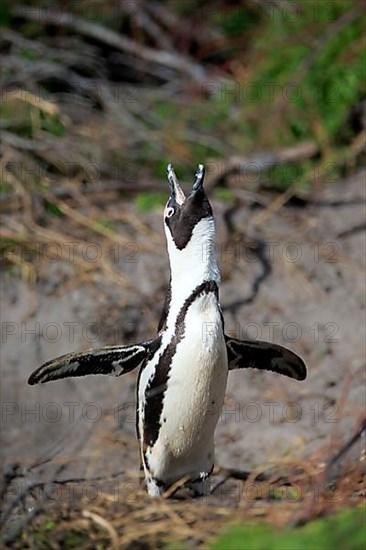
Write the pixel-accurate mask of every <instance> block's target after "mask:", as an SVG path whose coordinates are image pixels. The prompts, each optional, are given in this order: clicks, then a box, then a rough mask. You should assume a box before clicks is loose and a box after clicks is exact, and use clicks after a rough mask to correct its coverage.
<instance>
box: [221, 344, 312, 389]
mask: <svg viewBox="0 0 366 550" xmlns="http://www.w3.org/2000/svg"><path fill="white" fill-rule="evenodd" d="M225 340H226V349H227V355H228V362H229V370H234V369H260V370H269V371H273V372H277V373H279V374H284V375H285V376H289V377H290V378H294V379H295V380H305V378H306V374H307V369H306V365H305V363H304V361H303V360H302V359H301V357H299V356H298V355H296V353H294V352H293V351H291V350H289V349H287V348H284V347H283V346H280V345H278V344H272V343H271V342H261V341H259V340H237V339H236V338H230V336H227V335H226V334H225Z"/></svg>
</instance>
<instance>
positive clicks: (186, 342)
mask: <svg viewBox="0 0 366 550" xmlns="http://www.w3.org/2000/svg"><path fill="white" fill-rule="evenodd" d="M169 359H170V364H169V370H168V373H167V377H166V382H165V384H164V388H160V390H162V389H163V390H164V391H163V394H162V395H161V396H160V398H161V407H160V409H159V411H158V412H159V426H158V433H157V437H156V438H155V440H154V441H151V442H149V440H148V439H147V440H146V441H145V445H144V446H145V449H146V452H145V455H146V460H147V463H148V467H149V470H150V471H151V472H152V474H153V475H154V476H156V477H157V478H159V479H163V480H164V479H165V480H168V479H174V478H175V479H177V478H179V477H180V476H182V475H185V474H187V473H192V472H201V471H208V470H209V469H210V468H211V466H212V464H213V438H214V431H215V428H216V425H217V422H218V419H219V417H220V413H221V408H222V405H223V401H224V396H225V391H226V383H227V374H228V364H227V352H226V345H225V340H224V333H223V327H222V322H221V316H220V310H219V307H218V304H217V301H216V300H215V299H214V296H206V297H202V298H201V299H199V300H197V301H196V302H195V303H194V304H193V305H192V306H191V307H190V308H189V309H188V311H187V313H186V317H185V319H184V335H183V337H182V338H181V339H180V340H179V342H178V343H177V344H176V346H175V349H174V353H172V354H171V357H169ZM146 376H148V373H146ZM157 390H159V387H157ZM140 408H141V410H142V412H143V413H145V414H143V416H144V418H143V419H141V423H140V425H141V428H142V429H143V430H144V433H148V432H149V431H150V430H149V424H150V423H151V422H156V418H155V419H152V418H150V417H149V416H148V414H147V413H148V408H147V407H144V406H141V407H140Z"/></svg>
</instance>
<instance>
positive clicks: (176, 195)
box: [167, 164, 186, 206]
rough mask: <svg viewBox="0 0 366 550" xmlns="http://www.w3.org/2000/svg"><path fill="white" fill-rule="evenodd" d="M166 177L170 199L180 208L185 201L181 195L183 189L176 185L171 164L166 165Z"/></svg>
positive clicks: (176, 180)
mask: <svg viewBox="0 0 366 550" xmlns="http://www.w3.org/2000/svg"><path fill="white" fill-rule="evenodd" d="M167 175H168V181H169V187H170V197H171V198H172V199H173V201H174V202H176V203H177V204H178V205H179V206H182V204H183V203H184V201H185V200H186V196H185V194H184V193H183V189H182V188H181V186H180V185H179V183H178V179H177V176H176V175H175V172H174V169H173V166H172V165H171V164H168V167H167Z"/></svg>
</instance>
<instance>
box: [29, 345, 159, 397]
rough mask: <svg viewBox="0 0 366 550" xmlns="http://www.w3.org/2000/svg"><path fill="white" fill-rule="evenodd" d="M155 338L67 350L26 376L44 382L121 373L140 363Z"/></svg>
mask: <svg viewBox="0 0 366 550" xmlns="http://www.w3.org/2000/svg"><path fill="white" fill-rule="evenodd" d="M153 342H154V340H150V341H147V342H142V343H139V344H134V345H130V346H106V347H104V348H100V349H89V350H87V351H81V352H76V353H67V354H66V355H61V357H57V358H56V359H52V360H51V361H48V362H47V363H44V365H42V366H41V367H38V369H36V370H35V371H34V372H33V373H32V374H31V375H30V377H29V379H28V384H30V385H31V386H33V385H34V384H44V383H45V382H50V381H51V380H59V379H60V378H69V377H74V376H87V375H89V374H109V375H110V376H121V375H122V374H125V373H127V372H130V371H132V370H133V369H136V368H137V367H139V366H141V365H142V363H143V362H144V361H145V359H146V358H147V355H148V353H149V351H150V350H151V348H152V344H153Z"/></svg>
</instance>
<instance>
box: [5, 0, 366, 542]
mask: <svg viewBox="0 0 366 550" xmlns="http://www.w3.org/2000/svg"><path fill="white" fill-rule="evenodd" d="M364 13H365V2H364V1H363V0H339V1H338V0H334V1H330V2H322V1H317V0H314V1H313V0H306V1H305V0H304V1H300V0H299V1H296V2H289V1H287V0H283V1H282V0H268V1H266V2H262V1H261V0H248V1H246V0H243V1H241V2H230V1H221V0H217V1H204V0H203V1H194V0H192V1H190V0H185V2H178V1H177V0H174V1H167V2H157V1H153V2H149V1H148V0H146V1H145V0H132V1H122V0H121V1H109V0H94V1H87V0H80V1H77V2H76V1H68V0H59V1H58V0H54V1H52V2H47V1H28V2H26V1H25V2H23V3H19V2H16V1H7V0H3V2H2V5H1V16H0V25H1V39H0V48H1V54H2V64H1V73H2V84H1V105H0V107H1V165H2V168H1V176H2V178H1V184H0V209H1V241H0V250H1V291H0V292H1V323H2V351H1V355H2V361H1V379H2V389H1V392H2V402H3V419H2V420H3V430H2V439H3V445H2V464H3V466H4V468H5V477H4V480H5V492H4V494H7V493H6V491H8V492H9V491H10V492H11V494H12V495H15V497H14V498H15V499H16V498H18V497H19V491H20V494H21V497H22V498H20V499H19V498H18V500H17V501H16V503H15V505H12V504H11V503H12V502H13V500H12V499H11V498H10V497H9V498H8V499H7V504H9V502H10V505H9V506H8V508H7V510H8V513H7V516H8V517H7V519H6V521H7V522H8V521H9V518H12V517H13V516H12V515H14V514H15V513H16V514H18V516H17V521H16V522H15V524H14V522H13V523H12V524H11V525H12V529H13V531H11V529H10V535H9V536H10V539H11V537H13V539H14V540H15V539H16V536H20V535H19V533H21V532H23V531H24V521H25V519H24V518H26V521H28V519H29V517H28V516H29V514H30V515H31V516H32V514H33V516H35V515H37V514H39V513H40V510H41V509H42V506H43V507H44V503H45V502H47V504H49V499H47V498H46V499H45V498H43V500H42V499H41V498H38V499H37V497H34V498H33V497H32V496H30V495H29V492H28V489H24V486H22V487H23V489H22V488H21V486H20V485H19V479H21V480H22V482H24V480H25V482H26V484H27V483H30V481H29V480H33V481H32V482H34V483H41V482H42V483H46V482H49V481H54V480H56V479H58V480H60V479H63V480H65V479H67V478H77V477H78V476H81V477H79V478H78V479H81V478H87V479H89V478H92V477H93V476H94V478H98V479H100V478H101V477H103V476H111V475H114V474H116V472H119V471H120V470H123V475H122V482H123V483H127V492H128V487H131V485H128V483H132V486H133V487H134V488H135V489H136V490H137V487H138V484H137V482H136V479H137V464H138V449H137V442H136V441H135V435H134V408H135V378H136V376H135V374H134V373H132V374H130V375H127V376H125V377H123V378H122V379H117V380H110V379H104V378H100V377H98V378H93V379H76V380H75V379H74V380H64V381H60V382H58V383H55V384H50V385H45V386H42V387H32V388H29V387H28V386H27V384H26V381H27V378H28V376H29V374H30V373H31V372H32V370H33V369H34V368H35V367H37V366H38V365H39V364H41V363H42V362H44V361H46V360H49V359H51V358H53V357H55V356H57V355H60V354H62V353H67V352H69V351H73V350H79V349H84V348H89V347H98V346H101V345H106V344H118V343H129V342H136V341H139V340H143V339H145V338H148V337H151V335H152V334H153V333H154V331H155V330H156V326H157V321H158V318H159V315H160V312H161V308H162V303H163V300H164V295H165V290H166V286H167V283H168V280H169V265H168V258H167V254H166V249H165V237H164V234H163V225H162V213H163V208H164V204H165V202H166V200H167V197H168V185H167V182H166V176H165V171H166V165H167V164H168V163H169V162H172V163H173V165H174V168H175V170H176V173H177V175H178V178H179V179H180V181H181V182H182V185H183V187H184V186H186V187H187V188H188V186H191V184H192V181H193V176H194V172H195V170H196V166H197V164H198V163H204V164H205V166H206V183H205V187H206V190H207V193H208V195H209V198H210V200H211V202H212V205H213V208H214V213H215V218H216V225H217V253H218V260H219V264H220V269H221V273H222V287H221V302H222V306H223V309H224V314H225V320H226V330H227V332H228V333H231V334H233V335H236V336H237V337H243V338H248V337H249V338H258V339H262V340H271V341H276V342H278V343H280V344H284V345H287V346H288V347H290V348H292V349H294V351H297V352H298V353H300V354H301V355H302V356H303V357H304V359H305V361H306V362H307V364H308V367H309V377H308V379H307V381H306V382H304V383H303V384H299V383H296V382H294V381H291V380H288V379H285V378H282V377H280V376H276V375H273V374H269V373H262V372H254V371H252V372H249V371H248V372H235V373H232V374H231V375H230V379H229V384H228V393H227V399H226V402H225V406H224V411H223V414H222V418H221V420H220V422H219V425H218V430H217V462H218V464H219V465H221V466H225V467H234V468H242V469H254V468H261V467H263V465H264V464H266V465H268V464H270V465H273V464H288V462H289V461H292V462H297V463H298V464H301V465H302V466H303V464H304V461H308V462H307V463H308V464H311V465H312V466H313V467H314V470H312V471H314V472H319V471H321V468H322V467H323V468H324V465H325V464H326V463H327V460H330V459H331V457H332V456H334V455H335V453H336V451H337V449H338V448H339V447H340V446H341V445H342V443H344V442H345V441H346V440H347V438H349V437H351V435H352V434H353V433H354V432H355V431H356V430H357V429H358V427H359V425H360V422H361V420H362V418H363V415H364V392H363V384H364V378H363V376H364V364H365V350H364V337H365V330H364V312H365V284H364V269H365V209H364V204H365V202H364V201H365V170H364V163H365V142H366V111H365V105H366V78H365V67H366V53H365V52H366V49H365V37H364V32H363V31H364V28H365V16H364ZM248 404H250V407H248ZM360 452H361V451H360V448H359V447H357V446H356V447H353V448H352V451H350V452H349V453H347V454H346V458H344V459H343V458H342V461H340V462H341V465H342V468H343V472H344V471H347V472H351V473H352V472H353V474H352V475H353V477H352V476H351V478H350V479H352V480H353V481H352V483H353V485H352V483H349V485H348V486H347V487H348V489H347V490H346V489H344V487H343V489H342V490H343V493H342V495H343V496H342V498H344V499H345V501H347V502H351V501H352V502H354V500H355V499H356V500H357V495H358V493H357V491H358V490H359V485H358V484H359V477H357V476H358V473H359V470H358V469H357V468H359V464H360V459H361V458H362V457H361V454H360ZM347 468H348V469H347ZM345 469H346V470H345ZM354 471H356V474H357V475H356V474H354ZM357 472H358V473H357ZM309 475H310V474H309ZM350 475H351V474H350ZM19 476H20V477H19ZM34 480H36V481H34ZM131 480H132V481H131ZM240 483H241V482H240ZM17 484H18V485H17ZM27 487H28V485H27ZM42 487H43V486H42ZM240 487H241V485H240V486H239V489H238V491H239V493H240ZM22 490H23V491H25V493H24V495H22V493H21V491H22ZM239 493H238V494H239ZM356 493H357V494H356ZM240 494H241V493H240ZM17 495H18V496H17ZM27 499H28V500H27ZM352 499H353V500H352ZM22 500H23V501H24V502H25V503H26V504H28V508H27V506H25V508H24V509H23V510H21V509H20V508H19V506H18V505H19V503H21V502H22ZM54 500H55V501H57V499H54ZM239 500H240V499H239ZM278 500H281V498H278ZM29 501H31V506H30V505H29ZM41 501H42V502H41ZM337 502H338V501H337ZM34 503H36V504H34ZM220 503H221V504H222V499H221V501H220V499H219V502H218V503H217V506H218V505H219V504H220ZM227 503H230V504H231V505H233V506H234V507H235V506H236V504H237V501H236V500H235V498H234V499H233V498H228V500H227V502H225V504H227ZM53 504H54V502H53ZM285 504H287V505H288V502H287V503H285ZM326 505H327V506H328V507H329V506H330V505H329V502H328V503H326ZM29 506H30V507H29ZM248 506H249V505H248ZM249 509H250V510H251V508H250V506H249ZM250 510H249V512H248V513H251V512H250ZM309 510H310V508H309ZM266 513H267V512H266ZM27 514H28V515H27ZM33 516H32V517H33ZM19 517H20V518H22V519H21V520H19ZM287 517H288V516H281V517H276V520H275V522H276V523H277V524H278V525H279V524H281V522H282V523H284V522H285V519H286V518H287ZM27 518H28V519H27ZM284 518H285V519H284ZM225 521H226V520H225ZM17 522H18V523H17ZM19 522H20V523H19ZM28 523H29V521H28ZM14 525H15V527H14ZM19 526H20V527H19ZM201 528H202V526H201V527H200V529H201ZM210 529H211V530H210ZM213 531H214V529H213V527H212V526H211V527H210V528H208V532H209V533H210V534H212V532H213ZM14 533H15V535H14ZM138 536H141V537H144V536H145V535H144V533H142V534H141V533H139V534H138V533H137V534H136V537H138ZM146 536H147V535H146ZM177 536H178V535H177ZM182 536H183V535H182ZM183 538H184V537H183ZM203 539H204V537H203ZM203 539H202V540H203ZM144 540H145V539H144ZM195 540H196V539H195Z"/></svg>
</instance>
